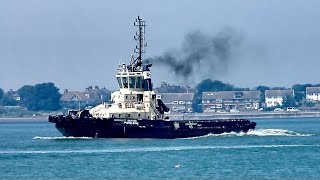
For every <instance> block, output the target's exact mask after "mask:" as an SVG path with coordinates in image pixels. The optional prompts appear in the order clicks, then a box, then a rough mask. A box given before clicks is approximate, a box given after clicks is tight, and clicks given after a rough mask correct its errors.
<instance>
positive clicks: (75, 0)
mask: <svg viewBox="0 0 320 180" xmlns="http://www.w3.org/2000/svg"><path fill="white" fill-rule="evenodd" d="M319 8H320V1H317V0H314V1H312V0H307V1H302V0H282V1H279V0H260V1H257V0H251V1H250V0H245V1H239V0H234V1H213V0H207V1H193V0H180V1H174V2H173V1H172V0H163V1H158V2H155V1H152V2H151V1H129V0H128V1H105V0H92V1H89V0H88V1H84V0H29V1H26V0H21V1H15V0H0V62H1V70H0V88H3V89H5V90H9V89H14V90H16V89H18V88H20V87H21V86H23V85H25V84H31V85H32V84H36V83H42V82H53V83H55V84H56V86H57V87H59V88H60V89H61V90H63V89H65V88H68V89H71V90H82V89H84V88H85V87H87V86H89V85H99V86H101V87H104V86H105V87H106V88H108V89H116V81H115V73H116V70H117V64H118V63H119V62H129V59H130V54H131V53H132V52H133V48H134V46H135V42H134V40H133V34H134V32H135V29H134V27H133V21H134V19H135V17H136V16H137V15H141V16H142V17H143V19H144V20H146V23H147V29H146V30H147V42H148V47H147V54H146V57H149V56H150V57H151V56H156V55H161V54H162V53H164V52H165V51H168V50H170V49H175V48H180V47H181V43H182V42H183V39H184V36H185V35H186V34H187V33H189V32H192V31H197V30H199V31H201V32H203V33H206V34H209V35H210V34H212V35H214V34H215V33H217V32H218V31H220V30H221V29H222V28H224V27H232V28H233V29H235V30H237V31H238V32H240V33H241V34H243V36H244V39H245V42H246V46H247V48H246V49H245V51H247V52H245V53H243V54H239V58H236V60H234V61H232V63H231V64H229V68H228V71H227V72H225V73H223V74H221V75H219V76H216V75H215V77H211V78H212V79H219V80H223V81H225V82H229V83H232V84H234V85H236V86H241V87H250V88H251V87H254V86H257V85H260V84H263V85H269V86H291V85H293V84H294V83H307V82H308V83H320V82H319V75H318V74H319V67H320V59H319V57H320V45H319V42H320V23H319V17H320V11H319ZM172 75H173V73H170V72H167V70H166V69H164V68H157V67H155V66H153V77H154V78H153V80H154V83H155V84H156V85H158V84H159V82H161V81H162V80H165V81H167V82H169V83H180V84H186V82H184V81H183V80H181V79H177V78H175V77H173V76H172ZM197 80H199V79H197ZM190 83H192V84H195V83H196V81H192V82H190Z"/></svg>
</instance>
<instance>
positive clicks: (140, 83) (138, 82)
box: [136, 76, 142, 88]
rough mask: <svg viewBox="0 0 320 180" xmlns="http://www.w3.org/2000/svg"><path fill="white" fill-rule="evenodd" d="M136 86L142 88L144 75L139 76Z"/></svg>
mask: <svg viewBox="0 0 320 180" xmlns="http://www.w3.org/2000/svg"><path fill="white" fill-rule="evenodd" d="M136 88H142V77H141V76H138V77H137V81H136Z"/></svg>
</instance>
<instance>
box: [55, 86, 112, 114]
mask: <svg viewBox="0 0 320 180" xmlns="http://www.w3.org/2000/svg"><path fill="white" fill-rule="evenodd" d="M110 96H111V92H110V91H109V90H107V89H105V88H102V89H100V88H99V87H98V86H95V88H94V89H93V88H92V86H89V87H88V88H86V89H85V91H83V92H81V91H68V90H67V89H66V90H65V91H64V93H63V95H62V97H61V98H60V102H61V106H62V107H63V108H69V109H77V108H85V107H88V106H95V105H97V104H98V103H101V102H105V101H109V100H110Z"/></svg>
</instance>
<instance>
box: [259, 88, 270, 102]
mask: <svg viewBox="0 0 320 180" xmlns="http://www.w3.org/2000/svg"><path fill="white" fill-rule="evenodd" d="M266 90H270V87H268V86H261V85H260V86H258V87H256V91H260V99H259V102H260V103H262V102H264V101H265V98H266V93H265V92H266ZM260 105H261V104H260Z"/></svg>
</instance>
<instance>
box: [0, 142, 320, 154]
mask: <svg viewBox="0 0 320 180" xmlns="http://www.w3.org/2000/svg"><path fill="white" fill-rule="evenodd" d="M284 147H320V145H304V144H274V145H239V146H172V147H146V148H121V149H84V150H21V151H16V150H14V151H0V154H76V153H78V154H79V153H80V154H95V153H130V152H161V151H185V150H206V149H250V148H284Z"/></svg>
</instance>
